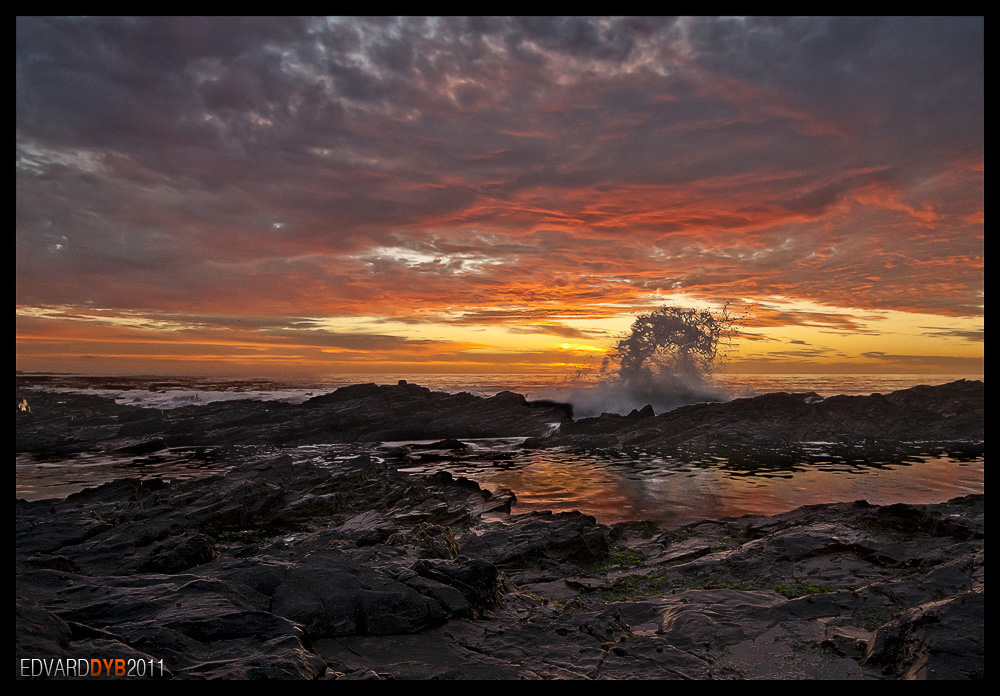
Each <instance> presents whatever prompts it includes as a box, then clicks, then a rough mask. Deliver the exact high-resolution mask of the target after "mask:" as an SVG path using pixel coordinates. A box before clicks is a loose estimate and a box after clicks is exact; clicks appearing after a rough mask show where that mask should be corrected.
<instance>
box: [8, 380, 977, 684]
mask: <svg viewBox="0 0 1000 696" xmlns="http://www.w3.org/2000/svg"><path fill="white" fill-rule="evenodd" d="M977 385H978V386H977ZM800 396H802V395H769V398H764V397H758V398H757V399H748V400H740V401H737V402H731V403H730V404H711V405H702V406H695V407H689V410H687V411H685V409H679V410H678V411H677V412H672V413H673V414H675V415H671V414H663V415H661V416H655V415H654V414H652V413H651V412H650V411H649V410H643V411H636V412H635V413H633V414H630V415H629V416H616V417H614V418H611V417H605V418H603V419H588V420H584V421H578V422H573V421H571V420H570V419H569V417H568V414H567V413H566V411H565V410H564V409H562V408H561V407H559V406H558V405H552V404H542V405H536V406H532V405H530V404H528V403H527V402H525V401H524V400H523V398H521V397H519V396H518V395H512V394H500V395H498V396H496V397H494V398H493V399H480V398H478V397H471V396H470V395H442V396H437V395H435V393H433V392H429V391H428V390H425V389H422V388H420V387H414V386H412V385H403V384H401V385H397V386H396V387H376V386H374V385H358V386H356V387H350V388H346V389H342V390H338V391H337V392H334V393H333V394H330V395H327V396H324V397H318V398H317V399H314V400H313V401H312V402H307V403H306V404H302V405H301V406H300V407H293V406H291V405H287V404H279V405H275V404H263V403H261V402H228V403H225V404H219V405H218V406H217V408H214V409H213V408H211V407H210V406H202V407H198V408H197V409H193V410H191V411H190V412H186V411H185V409H177V411H180V413H175V412H159V411H151V410H149V409H137V408H134V407H126V406H118V405H115V404H113V403H112V402H110V401H107V400H104V399H97V398H95V397H86V396H69V395H66V394H47V395H44V396H43V395H42V394H40V393H39V394H34V395H33V396H32V397H31V398H30V399H29V401H30V402H31V403H32V410H31V411H30V412H27V411H24V412H22V411H20V410H19V412H18V424H17V437H18V445H17V446H18V448H19V451H33V452H39V453H46V454H48V455H51V456H60V453H68V452H78V451H85V450H86V449H87V448H94V449H97V450H99V451H106V452H115V451H118V452H122V451H123V450H124V451H125V452H126V453H136V454H142V453H145V452H149V451H152V450H153V448H155V447H158V446H159V444H158V443H162V444H163V446H175V445H177V444H178V443H183V444H185V445H189V446H195V445H198V444H199V443H202V444H210V445H218V444H220V443H226V442H233V441H235V440H236V439H239V438H242V439H244V441H245V440H247V439H253V438H257V439H256V440H253V441H257V442H262V443H270V444H288V443H306V444H308V443H315V442H353V441H367V440H368V439H369V438H370V439H371V440H387V439H396V438H398V439H405V438H406V437H414V438H419V439H423V440H438V442H435V443H434V444H433V445H431V446H430V447H429V449H428V450H426V451H423V450H421V449H420V448H411V449H410V450H408V451H409V452H411V454H414V456H434V452H436V451H438V450H442V449H446V450H449V451H456V452H457V451H461V450H462V449H463V448H464V447H465V445H464V443H463V442H462V441H461V440H462V438H468V437H475V436H486V435H487V434H489V435H506V434H511V433H514V434H517V435H532V434H533V435H535V436H536V437H537V439H536V440H535V441H534V443H533V446H538V445H539V444H546V443H549V444H551V443H562V444H565V443H567V442H575V443H576V444H581V443H584V442H592V441H594V440H593V439H594V438H599V439H600V441H602V442H612V441H613V442H614V443H617V444H622V443H628V442H634V441H635V440H636V438H639V439H642V438H653V439H652V440H649V439H647V440H646V441H654V440H655V439H656V438H660V440H661V441H663V442H667V443H668V444H669V443H673V444H674V445H676V444H677V443H692V442H693V443H695V444H694V445H691V446H698V445H697V443H698V442H702V441H705V442H707V441H708V440H709V439H711V433H712V432H715V433H716V441H715V444H718V443H722V444H726V445H727V446H732V447H735V446H736V445H735V442H736V441H737V440H738V439H739V438H740V437H750V435H749V433H752V432H754V428H755V427H764V426H762V425H761V424H766V427H767V428H769V432H770V437H771V438H772V439H771V440H770V441H769V442H771V443H772V444H773V443H774V442H775V441H778V442H783V441H784V440H783V438H788V441H791V440H792V439H794V438H805V439H813V438H817V439H818V438H821V437H827V438H830V437H831V436H832V434H833V432H834V424H837V427H839V428H840V431H839V432H840V433H841V434H842V435H843V437H842V438H841V439H839V440H838V441H840V442H844V443H847V444H851V443H853V442H854V441H853V440H852V438H861V441H865V442H867V441H869V440H868V438H871V437H875V435H874V434H873V433H876V430H877V433H878V434H879V437H880V438H882V439H881V440H879V441H880V442H897V441H902V440H903V439H905V438H908V437H912V436H913V434H914V433H915V432H922V433H925V434H927V436H928V438H931V439H933V438H938V437H939V436H942V435H944V434H945V433H948V434H950V436H951V438H952V439H957V438H959V437H962V438H965V437H971V438H973V439H974V438H975V436H976V435H977V434H978V437H979V439H980V441H981V440H982V437H983V434H982V430H983V427H982V405H981V400H982V384H981V383H965V382H962V383H953V384H952V385H944V386H943V387H941V388H916V389H915V390H905V392H897V393H894V394H889V395H886V396H884V397H882V396H879V397H875V396H873V397H834V398H831V399H827V400H825V401H824V400H821V401H808V400H807V399H806V398H805V397H803V398H799V397H800ZM838 399H860V401H838ZM827 402H831V403H830V404H829V405H827V406H826V407H823V408H819V407H821V406H822V405H823V404H824V403H827ZM727 407H728V408H727ZM421 409H423V410H421ZM434 413H437V416H436V417H432V416H433V414H434ZM904 413H905V414H908V415H907V416H906V417H904V416H903V415H901V414H904ZM894 419H895V420H894ZM976 419H978V426H977V425H976V423H975V422H974V421H976ZM897 421H905V422H897ZM555 422H558V423H561V424H562V431H561V433H560V434H558V435H555V436H549V437H543V436H544V434H545V433H546V432H548V431H549V430H550V429H551V425H552V423H555ZM755 423H756V426H755V425H754V424H755ZM977 427H978V430H977ZM324 428H325V429H324ZM317 429H318V430H317ZM824 433H825V434H824ZM338 438H339V439H338ZM602 438H603V439H602ZM924 439H927V438H924ZM757 442H758V441H757V440H754V441H752V442H748V445H747V448H746V450H745V451H747V452H753V451H754V447H755V446H756V445H755V443H757ZM759 442H764V440H759ZM144 443H145V444H144ZM220 451H221V452H222V453H223V454H220V455H219V456H222V457H225V456H229V455H226V454H225V452H226V450H224V449H223V450H220ZM387 461H392V459H391V458H389V459H388V460H386V461H383V460H380V459H375V458H373V457H370V456H368V455H364V454H362V455H359V456H344V455H343V453H342V452H341V451H338V452H336V453H335V452H333V451H330V452H329V453H328V454H326V455H324V454H323V453H322V449H321V448H320V451H319V453H318V455H317V457H316V459H315V461H314V462H313V463H304V462H296V461H294V460H293V459H291V458H290V457H287V456H281V455H275V454H273V453H272V454H256V455H251V454H247V453H244V454H242V455H240V458H239V459H238V460H234V461H232V462H231V465H232V469H231V470H230V471H229V473H227V474H225V475H218V476H211V477H207V478H202V479H200V480H194V481H183V482H165V481H161V480H139V479H122V480H117V481H114V482H111V483H107V484H104V485H101V486H98V487H96V488H91V489H87V490H84V491H82V492H79V493H75V494H73V495H70V496H69V497H67V498H65V499H60V500H56V499H53V500H41V501H34V502H28V501H25V500H17V502H16V515H15V536H16V599H15V604H16V654H17V658H18V662H19V664H20V660H22V659H33V658H34V659H47V660H52V659H54V658H64V659H70V658H88V659H89V658H104V659H111V658H122V659H131V660H140V661H146V662H149V661H152V662H150V664H155V665H162V666H163V669H162V671H161V670H160V668H159V667H157V670H156V672H155V673H154V676H156V677H157V678H161V677H162V678H187V679H204V678H233V679H256V678H280V679H388V678H395V679H401V678H420V679H425V678H454V679H514V678H540V679H549V678H574V679H626V678H628V679H684V678H692V679H708V678H713V679H718V678H725V679H745V678H755V679H757V678H785V679H787V678H837V679H897V678H921V679H922V678H962V679H978V678H983V676H984V661H985V652H984V644H983V628H984V597H985V550H984V540H985V512H984V502H985V498H984V496H983V495H971V496H966V497H962V498H956V499H954V500H951V501H948V502H945V503H939V504H934V505H905V504H897V505H888V506H875V505H870V504H868V503H866V502H864V501H858V502H855V503H837V504H828V505H814V506H807V507H802V508H799V509H797V510H793V511H791V512H788V513H785V514H781V515H776V516H772V517H764V516H747V517H741V518H733V519H722V520H703V521H699V522H694V523H691V524H687V525H685V526H681V527H660V526H657V525H656V524H653V523H648V522H646V523H643V522H634V523H623V524H617V525H614V526H606V525H601V524H598V523H597V522H596V520H595V519H594V518H593V517H589V516H587V515H583V514H580V513H578V512H570V513H559V514H553V513H531V514H509V513H510V510H511V502H512V500H513V496H512V495H511V494H508V493H503V492H495V493H493V492H490V491H486V490H483V489H481V488H480V486H478V485H477V484H476V483H474V482H472V481H469V480H467V479H463V478H460V477H459V478H456V477H454V476H452V475H451V474H448V473H447V472H443V471H440V472H437V473H435V474H433V475H430V476H427V475H420V476H418V475H415V474H407V473H406V472H405V471H400V470H397V469H395V468H393V467H392V466H390V465H389V464H388V463H387ZM515 510H516V508H515Z"/></svg>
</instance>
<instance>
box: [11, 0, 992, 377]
mask: <svg viewBox="0 0 1000 696" xmlns="http://www.w3.org/2000/svg"><path fill="white" fill-rule="evenodd" d="M983 37H984V35H983V18H941V17H936V18H928V19H922V18H845V17H838V18H794V19H793V18H784V19H783V18H778V19H761V18H705V17H700V18H680V19H662V20H659V19H638V18H622V19H608V18H594V19H587V18H538V17H535V18H527V19H513V18H481V17H480V18H455V17H450V18H430V19H416V18H372V19H363V18H353V17H352V18H337V19H325V18H261V19H254V18H161V19H152V18H140V19H130V20H125V19H118V18H18V19H17V109H16V113H17V134H16V173H17V216H16V217H17V219H16V234H17V249H16V295H15V321H16V369H18V370H22V371H28V372H45V371H56V372H80V373H85V374H136V373H144V374H165V375H168V374H187V375H191V374H208V375H211V374H219V375H223V374H224V375H245V376H261V377H268V376H302V377H308V376H315V375H321V374H331V373H336V372H340V373H354V372H358V373H360V372H366V373H393V374H400V373H403V374H409V373H412V374H420V373H427V372H496V371H506V372H511V373H529V372H534V373H547V372H551V373H552V374H553V375H566V374H571V373H572V372H574V371H577V370H580V369H587V368H593V367H594V366H595V364H596V363H599V361H600V358H601V356H602V354H603V352H604V351H606V350H608V349H609V348H610V347H611V345H613V343H614V341H615V340H616V338H617V337H618V336H620V335H621V334H622V333H623V332H625V331H627V329H628V327H629V325H630V323H631V321H632V318H633V317H634V316H635V315H636V314H639V313H643V312H648V311H650V310H652V309H654V308H655V307H657V306H659V305H663V304H681V305H684V306H702V307H710V308H714V309H720V308H721V307H723V306H724V305H725V304H726V303H727V302H729V301H737V302H742V303H748V304H751V305H753V307H754V310H753V312H752V314H751V316H750V317H749V318H748V319H747V321H746V322H745V324H744V326H743V330H742V333H741V336H740V338H739V340H738V341H737V342H736V343H735V344H734V345H733V346H732V350H731V352H730V355H729V356H728V360H727V361H726V363H725V364H724V365H723V366H722V368H721V369H723V370H725V371H728V372H782V371H786V372H822V371H827V372H882V373H885V372H896V373H935V374H946V373H948V374H964V375H978V374H982V373H983V372H984V346H985V331H984V315H985V292H984V283H983V280H984V257H985V251H984V225H985V222H984V220H985V216H984V205H985V204H984V171H985V166H984V161H985V150H984V137H983V136H984V132H983V131H984V118H983V116H984V106H983V103H984V102H983V93H984V78H983V69H984V67H983V66H984V62H983V55H984V54H983V48H984V38H983ZM876 46H877V47H878V51H874V50H871V49H872V47H876Z"/></svg>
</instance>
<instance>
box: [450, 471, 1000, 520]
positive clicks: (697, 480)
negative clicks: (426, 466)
mask: <svg viewBox="0 0 1000 696" xmlns="http://www.w3.org/2000/svg"><path fill="white" fill-rule="evenodd" d="M983 463H984V462H983V457H978V458H975V459H974V460H972V461H958V460H956V459H953V458H951V457H949V456H946V455H939V456H926V457H919V458H913V459H911V460H909V461H908V462H907V463H903V464H890V465H884V466H857V465H852V466H848V465H843V464H836V465H833V464H824V463H811V464H803V465H802V466H799V467H797V468H796V469H795V470H769V471H757V472H745V471H735V470H732V469H728V468H726V465H725V462H718V463H715V464H709V463H698V464H689V463H684V462H679V461H675V460H670V459H668V458H659V457H655V456H644V457H640V458H637V459H634V460H632V461H628V460H626V459H625V458H621V457H614V458H611V457H602V456H600V455H596V454H579V453H536V454H531V455H525V456H524V457H522V458H515V460H514V461H507V462H487V461H478V462H472V461H464V462H454V463H444V464H443V465H439V466H438V467H436V468H444V469H447V470H449V471H451V472H452V473H453V474H455V475H462V476H467V477H469V478H471V479H473V480H475V481H477V482H478V483H479V484H480V485H482V486H483V487H485V488H490V489H493V490H496V489H499V488H507V489H510V490H512V491H514V493H515V494H516V495H517V504H516V505H515V506H514V508H513V509H512V512H514V513H523V512H531V511H535V510H553V511H556V512H560V511H567V510H579V511H580V512H583V513H585V514H588V515H593V516H594V517H596V518H597V520H598V521H599V522H603V523H606V524H612V523H615V522H622V521H627V520H653V521H656V522H664V523H685V522H690V521H693V520H697V519H717V518H720V517H738V516H740V515H746V514H765V515H773V514H777V513H781V512H787V511H788V510H793V509H795V508H797V507H800V506H802V505H812V504H818V503H832V502H852V501H855V500H867V501H868V502H870V503H873V504H878V505H887V504H892V503H901V502H905V503H912V504H921V503H936V502H942V501H944V500H947V499H949V498H953V497H956V496H960V495H966V494H969V493H982V492H983V491H984V487H985V479H984V473H983V472H984V466H983Z"/></svg>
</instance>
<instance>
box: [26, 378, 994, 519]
mask: <svg viewBox="0 0 1000 696" xmlns="http://www.w3.org/2000/svg"><path fill="white" fill-rule="evenodd" d="M963 377H964V378H970V379H976V378H978V379H982V376H975V375H971V376H969V375H927V374H920V375H915V374H849V375H817V374H728V375H726V374H723V375H716V376H715V377H714V382H715V385H716V386H717V387H718V388H720V389H724V390H727V391H728V392H729V393H731V394H733V395H753V394H763V393H768V392H779V391H787V392H817V393H818V394H820V395H823V396H832V395H835V394H848V395H866V394H871V393H888V392H891V391H895V390H898V389H905V388H908V387H912V386H916V385H918V384H943V383H946V382H950V381H953V380H955V379H961V378H963ZM401 378H405V379H407V380H408V381H409V382H411V383H416V384H420V385H422V386H427V387H430V388H432V389H439V390H442V391H450V392H458V391H468V392H471V393H474V394H477V395H481V396H491V395H493V394H496V393H497V392H499V391H504V390H510V391H515V392H518V393H522V394H525V396H526V397H527V398H529V399H550V398H558V397H560V396H563V395H565V394H566V393H568V390H569V389H571V388H572V387H574V386H578V385H573V384H572V383H570V382H569V381H568V380H554V379H553V377H552V376H551V375H545V374H500V373H494V374H474V375H470V374H423V375H400V376H395V375H364V374H353V375H334V376H328V377H325V378H323V379H321V380H316V381H310V382H305V381H299V382H280V381H271V380H248V379H219V378H202V377H160V376H128V377H94V376H82V375H67V374H31V375H25V374H18V380H19V382H21V383H22V384H25V385H28V389H27V391H26V393H28V394H29V397H28V401H29V404H30V391H31V389H45V390H48V391H66V392H74V393H86V394H93V395H101V396H105V397H108V398H113V399H114V400H115V401H117V402H118V403H121V404H130V405H135V406H145V407H151V408H160V409H172V408H178V407H182V406H189V405H197V404H206V403H210V402H213V401H220V400H229V399H261V400H281V401H288V402H294V403H300V402H302V401H305V400H306V399H308V398H310V397H312V396H315V395H317V394H323V393H326V392H329V391H332V390H334V389H336V388H338V387H341V386H345V385H348V384H358V383H367V382H375V383H378V384H393V383H395V382H396V381H397V380H398V379H401ZM397 444H400V443H384V445H383V446H382V447H380V448H376V449H375V451H374V452H371V453H372V454H373V455H374V456H377V457H383V456H384V457H388V456H390V448H391V446H393V445H397ZM469 444H470V450H469V453H467V454H466V455H464V456H460V457H459V456H455V457H448V456H444V457H442V459H441V460H440V461H434V462H432V463H426V464H425V463H420V462H395V463H394V464H395V465H396V466H400V467H401V468H403V470H405V471H408V472H412V473H415V474H416V473H430V472H433V471H436V470H440V469H444V470H448V471H450V472H451V473H452V474H454V475H456V476H458V475H461V476H466V477H468V478H470V479H472V480H475V481H477V482H478V483H479V484H480V485H482V486H483V487H485V488H489V489H491V490H497V489H506V490H511V491H513V492H514V494H515V495H516V496H517V501H518V502H517V504H516V506H515V508H514V510H513V512H530V511H534V510H543V509H545V510H554V511H564V510H572V509H575V510H580V511H581V512H584V513H587V514H592V515H594V516H595V517H597V518H598V520H599V521H601V522H605V523H614V522H620V521H626V520H650V521H654V522H658V523H684V522H688V521H693V520H696V519H704V518H711V519H715V518H719V517H730V516H738V515H743V514H775V513H778V512H784V511H787V510H791V509H794V508H796V507H799V506H801V505H806V504H815V503H827V502H850V501H854V500H860V499H864V500H868V502H870V503H874V504H890V503H896V502H906V503H932V502H941V501H943V500H947V499H949V498H952V497H955V496H959V495H965V494H968V493H982V492H983V491H984V489H985V478H984V466H983V464H984V457H983V455H982V454H981V449H980V454H978V455H969V454H967V453H966V452H961V451H945V450H942V449H940V448H937V447H933V446H927V447H926V448H924V449H917V450H915V452H914V453H913V454H912V456H908V457H907V458H906V459H905V460H904V461H893V462H879V461H857V460H846V459H844V458H843V457H841V456H840V455H838V454H836V453H835V452H834V451H833V450H832V449H831V448H829V447H827V446H826V443H810V444H809V445H808V447H807V453H808V456H806V457H804V458H803V459H802V460H801V461H796V462H792V463H788V464H784V465H782V466H781V467H778V468H776V467H770V468H769V467H754V468H750V469H748V468H747V467H746V466H745V465H743V464H741V465H736V464H735V463H731V462H728V461H726V460H724V459H719V458H714V459H712V460H706V461H680V460H676V459H671V458H669V457H664V456H662V455H660V454H657V453H655V452H629V453H627V454H622V453H619V454H611V453H593V452H592V453H586V452H571V451H561V450H553V451H524V450H520V449H519V447H518V445H519V444H520V440H519V439H518V438H508V439H505V440H482V441H471V442H469ZM288 453H289V454H291V455H292V456H293V457H295V458H297V459H300V460H304V461H305V460H308V461H314V462H316V463H318V464H320V465H322V463H323V462H324V461H328V460H329V458H330V457H331V456H348V455H350V454H354V453H356V448H352V447H350V446H346V445H337V444H330V445H329V446H320V447H317V446H311V447H300V448H292V449H291V450H290V451H288ZM251 454H252V455H253V456H257V455H260V454H261V453H260V452H259V451H255V452H253V453H250V452H247V453H244V455H241V453H239V452H236V451H233V450H231V449H230V450H227V451H212V450H211V448H207V449H206V448H198V449H197V450H190V449H183V448H178V449H176V450H170V451H166V452H160V453H155V454H154V455H148V456H145V457H133V456H110V455H106V454H93V453H84V454H79V455H74V456H73V457H69V458H64V459H52V458H38V457H35V456H34V455H31V454H24V453H19V454H17V455H16V472H17V482H16V483H17V493H16V494H17V496H18V497H23V498H26V499H30V500H37V499H44V498H51V497H65V496H66V495H69V494H71V493H73V492H76V491H78V490H82V489H83V488H85V487H88V486H92V485H98V484H100V483H103V482H106V481H110V480H114V479H116V478H123V477H141V478H164V479H168V480H186V479H191V478H198V477H201V476H206V475H212V474H218V473H223V472H225V471H226V470H228V469H229V468H231V467H232V466H235V465H237V464H238V461H239V459H240V457H241V456H251Z"/></svg>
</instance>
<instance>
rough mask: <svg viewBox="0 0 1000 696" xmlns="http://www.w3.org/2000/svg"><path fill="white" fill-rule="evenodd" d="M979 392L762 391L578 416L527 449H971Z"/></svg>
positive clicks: (949, 387) (977, 388)
mask: <svg viewBox="0 0 1000 696" xmlns="http://www.w3.org/2000/svg"><path fill="white" fill-rule="evenodd" d="M985 393H986V391H985V384H984V383H983V382H981V381H968V380H958V381H956V382H951V383H949V384H942V385H938V386H918V387H912V388H910V389H903V390H900V391H896V392H892V393H890V394H885V395H883V394H872V395H869V396H831V397H828V398H824V397H822V396H820V395H818V394H816V393H813V392H810V393H807V394H788V393H775V394H763V395H761V396H756V397H753V398H744V399H735V400H733V401H728V402H725V403H706V404H694V405H691V406H682V407H681V408H678V409H675V410H673V411H669V412H667V413H662V414H660V415H657V416H652V415H651V414H650V413H649V411H634V412H633V413H631V414H629V415H627V416H621V415H617V414H604V415H601V416H598V417H596V418H584V419H580V420H577V421H573V422H570V423H565V424H563V425H562V427H561V428H560V429H559V432H558V433H555V434H552V435H549V436H546V437H542V438H537V439H532V440H531V441H529V442H528V443H526V444H529V445H530V446H536V447H554V446H571V447H591V448H612V447H636V446H641V447H645V448H653V449H663V450H676V449H678V448H680V449H682V450H685V451H688V452H714V453H719V454H726V455H732V456H734V457H736V458H740V457H741V456H742V457H744V458H746V457H754V458H759V457H760V456H765V457H767V456H768V455H769V454H772V453H776V451H777V449H778V448H779V447H783V448H784V449H785V450H786V451H791V450H795V449H796V448H798V447H799V445H800V444H801V443H806V442H814V441H824V442H830V443H835V444H840V445H842V446H844V447H845V448H847V450H848V451H849V452H851V453H852V454H853V455H854V456H870V455H877V456H886V455H891V454H892V453H893V452H894V451H896V450H904V449H905V447H904V443H908V442H925V443H926V442H949V441H964V442H966V443H967V446H968V447H970V448H973V449H976V448H981V446H982V441H983V440H984V438H985V426H984V423H985Z"/></svg>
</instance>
